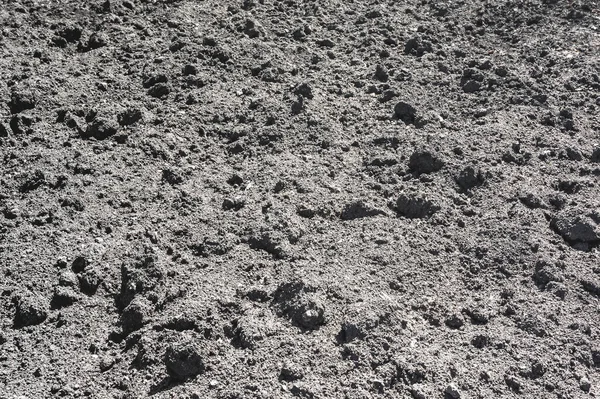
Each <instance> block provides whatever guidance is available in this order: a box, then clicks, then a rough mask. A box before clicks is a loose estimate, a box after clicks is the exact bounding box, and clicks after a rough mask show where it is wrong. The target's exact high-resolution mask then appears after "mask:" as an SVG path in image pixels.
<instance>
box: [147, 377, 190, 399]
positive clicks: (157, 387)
mask: <svg viewBox="0 0 600 399" xmlns="http://www.w3.org/2000/svg"><path fill="white" fill-rule="evenodd" d="M185 382H186V381H181V380H175V379H173V378H171V377H169V376H167V377H164V378H163V379H162V380H160V381H159V382H157V383H156V384H154V385H153V386H152V387H150V391H148V396H154V395H156V394H159V393H161V392H165V391H170V390H171V389H173V388H175V387H177V386H179V385H182V384H184V383H185Z"/></svg>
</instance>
